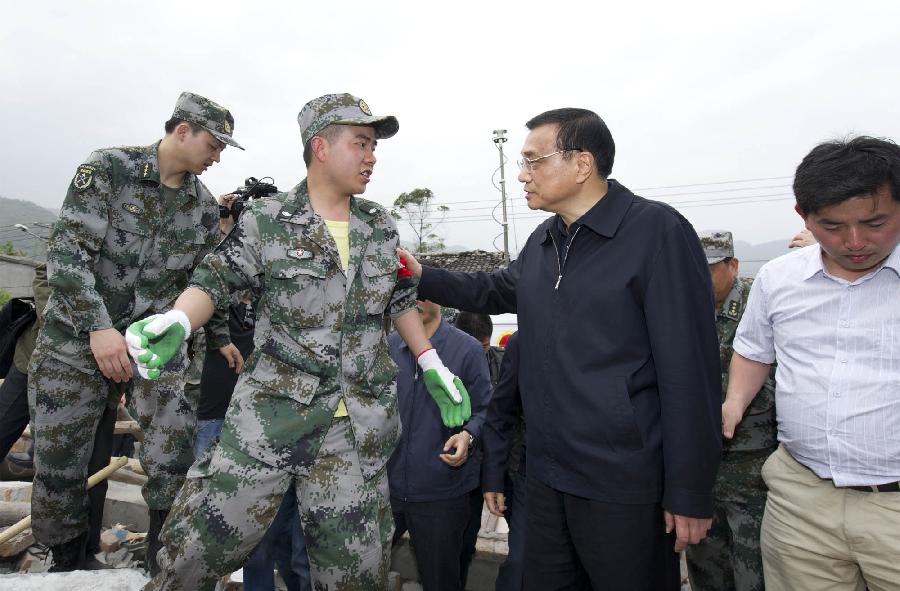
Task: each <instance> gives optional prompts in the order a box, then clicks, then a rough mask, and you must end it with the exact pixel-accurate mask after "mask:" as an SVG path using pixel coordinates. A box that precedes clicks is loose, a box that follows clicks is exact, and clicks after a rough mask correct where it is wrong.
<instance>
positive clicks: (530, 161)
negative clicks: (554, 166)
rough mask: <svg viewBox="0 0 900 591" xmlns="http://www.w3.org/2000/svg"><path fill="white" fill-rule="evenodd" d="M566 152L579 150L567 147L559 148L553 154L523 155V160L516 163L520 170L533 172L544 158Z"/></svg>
mask: <svg viewBox="0 0 900 591" xmlns="http://www.w3.org/2000/svg"><path fill="white" fill-rule="evenodd" d="M565 152H578V150H576V149H574V148H567V149H565V150H557V151H555V152H553V153H552V154H544V155H543V156H538V157H537V158H527V157H525V156H522V159H521V160H517V161H516V164H518V165H519V170H521V171H528V172H533V171H534V169H535V168H537V166H536V165H537V164H538V163H539V162H540V161H541V160H543V159H544V158H549V157H550V156H556V155H557V154H563V153H565Z"/></svg>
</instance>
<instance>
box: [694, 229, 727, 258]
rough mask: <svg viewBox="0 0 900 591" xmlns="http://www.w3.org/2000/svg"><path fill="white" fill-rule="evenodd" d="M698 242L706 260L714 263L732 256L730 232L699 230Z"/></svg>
mask: <svg viewBox="0 0 900 591" xmlns="http://www.w3.org/2000/svg"><path fill="white" fill-rule="evenodd" d="M700 244H702V245H703V251H704V252H705V253H706V262H707V264H710V265H715V264H716V263H718V262H719V261H722V260H724V259H726V258H730V257H733V256H734V240H733V239H732V237H731V232H726V231H725V230H707V231H705V232H700Z"/></svg>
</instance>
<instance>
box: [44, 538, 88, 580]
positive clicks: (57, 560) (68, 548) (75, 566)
mask: <svg viewBox="0 0 900 591" xmlns="http://www.w3.org/2000/svg"><path fill="white" fill-rule="evenodd" d="M86 545H87V534H86V533H83V534H80V535H79V536H78V537H77V538H75V539H72V540H69V541H68V542H63V543H62V544H59V545H56V546H51V547H50V552H51V553H52V554H53V566H51V567H50V570H49V572H51V573H64V572H69V571H73V570H81V569H82V568H84V548H85V546H86Z"/></svg>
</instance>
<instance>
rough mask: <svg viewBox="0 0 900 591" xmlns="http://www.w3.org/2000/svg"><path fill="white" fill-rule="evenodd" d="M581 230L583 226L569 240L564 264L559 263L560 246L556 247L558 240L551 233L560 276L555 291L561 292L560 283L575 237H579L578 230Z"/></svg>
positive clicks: (554, 287)
mask: <svg viewBox="0 0 900 591" xmlns="http://www.w3.org/2000/svg"><path fill="white" fill-rule="evenodd" d="M580 229H581V226H578V227H577V228H575V233H573V234H572V239H571V240H569V243H568V245H566V252H565V253H563V259H562V264H560V263H559V246H557V245H556V238H554V237H553V232H550V241H551V242H553V250H555V251H556V268H557V269H559V276H558V277H557V278H556V285H554V286H553V289H554V290H555V291H559V283H560V282H561V281H562V278H563V270H564V269H565V268H566V260H567V259H568V258H569V249H570V248H572V243H573V242H575V236H577V235H578V230H580Z"/></svg>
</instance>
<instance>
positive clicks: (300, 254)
mask: <svg viewBox="0 0 900 591" xmlns="http://www.w3.org/2000/svg"><path fill="white" fill-rule="evenodd" d="M286 254H287V256H288V257H289V258H292V259H297V260H299V261H302V260H304V259H311V258H313V253H312V251H310V250H303V249H302V248H291V249H288V251H287V253H286Z"/></svg>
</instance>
